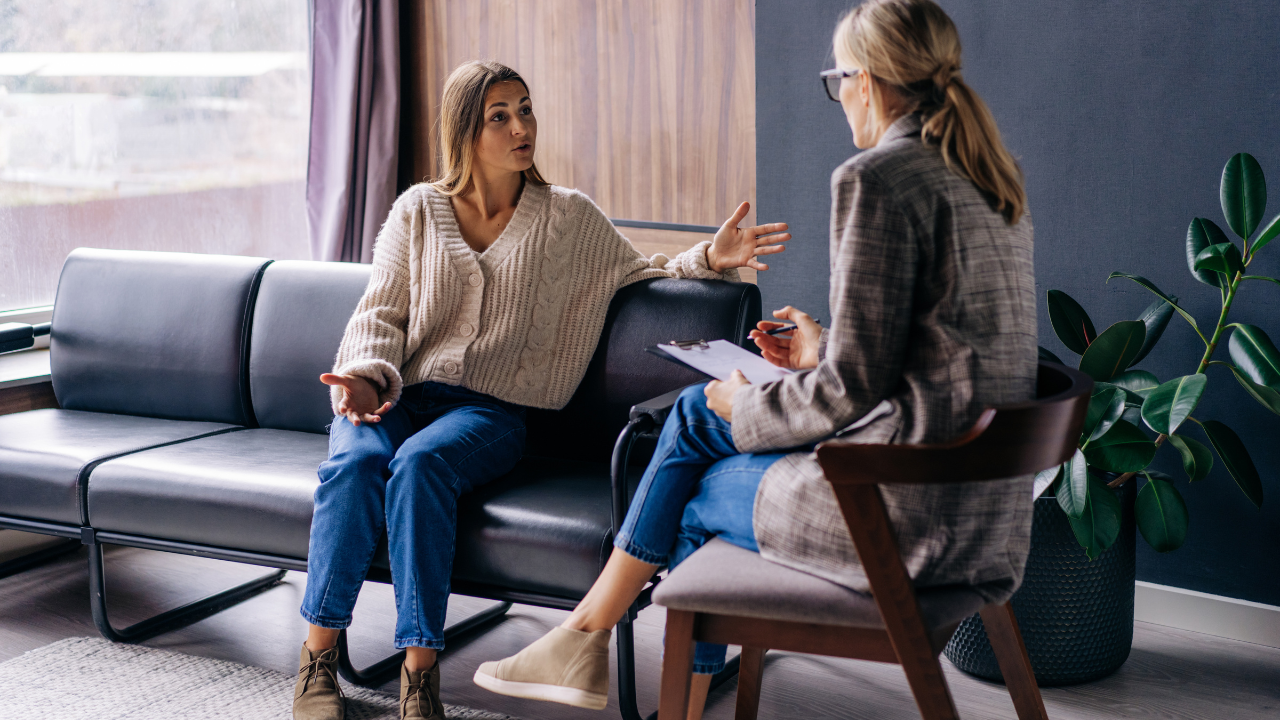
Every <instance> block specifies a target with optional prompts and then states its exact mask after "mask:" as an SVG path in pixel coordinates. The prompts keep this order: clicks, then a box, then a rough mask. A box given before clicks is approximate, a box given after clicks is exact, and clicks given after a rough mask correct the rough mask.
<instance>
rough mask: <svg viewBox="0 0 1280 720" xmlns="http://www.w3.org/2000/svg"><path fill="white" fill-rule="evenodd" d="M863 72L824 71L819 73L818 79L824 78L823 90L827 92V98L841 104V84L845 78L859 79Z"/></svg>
mask: <svg viewBox="0 0 1280 720" xmlns="http://www.w3.org/2000/svg"><path fill="white" fill-rule="evenodd" d="M860 72H862V71H861V70H841V69H839V68H836V69H835V70H823V71H822V72H820V73H818V77H820V78H822V88H823V89H824V90H826V91H827V97H829V98H831V99H832V100H834V101H835V102H840V83H841V82H843V81H844V79H845V78H851V77H858V73H860Z"/></svg>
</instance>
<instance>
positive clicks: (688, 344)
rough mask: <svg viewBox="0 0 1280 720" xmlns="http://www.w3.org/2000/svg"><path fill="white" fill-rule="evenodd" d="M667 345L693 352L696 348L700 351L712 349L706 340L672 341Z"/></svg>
mask: <svg viewBox="0 0 1280 720" xmlns="http://www.w3.org/2000/svg"><path fill="white" fill-rule="evenodd" d="M667 345H672V346H674V347H678V348H680V349H681V350H692V349H694V348H698V349H699V350H710V349H711V346H710V345H708V344H707V341H706V340H672V341H671V342H669V343H667Z"/></svg>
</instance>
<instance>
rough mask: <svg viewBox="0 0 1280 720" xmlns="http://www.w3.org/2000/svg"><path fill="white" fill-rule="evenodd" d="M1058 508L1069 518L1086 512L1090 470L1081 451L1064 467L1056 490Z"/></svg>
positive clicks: (1064, 464)
mask: <svg viewBox="0 0 1280 720" xmlns="http://www.w3.org/2000/svg"><path fill="white" fill-rule="evenodd" d="M1053 492H1054V495H1055V496H1057V498H1058V506H1059V507H1061V508H1062V511H1063V512H1065V513H1066V514H1067V517H1069V518H1078V517H1080V514H1081V513H1083V512H1084V505H1085V501H1086V500H1087V499H1088V492H1089V468H1088V465H1087V463H1086V462H1085V459H1084V455H1082V454H1081V453H1080V451H1079V450H1077V451H1076V454H1075V455H1073V456H1072V457H1071V459H1070V460H1068V461H1066V462H1065V463H1063V465H1062V477H1061V478H1059V480H1058V485H1057V487H1056V488H1054V491H1053Z"/></svg>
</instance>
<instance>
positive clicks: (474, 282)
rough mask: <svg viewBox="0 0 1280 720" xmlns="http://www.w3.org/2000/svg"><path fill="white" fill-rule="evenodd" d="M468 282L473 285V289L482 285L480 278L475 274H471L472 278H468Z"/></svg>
mask: <svg viewBox="0 0 1280 720" xmlns="http://www.w3.org/2000/svg"><path fill="white" fill-rule="evenodd" d="M467 282H469V283H471V287H477V286H479V285H480V276H479V275H477V274H475V273H471V277H469V278H467Z"/></svg>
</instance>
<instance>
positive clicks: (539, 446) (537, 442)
mask: <svg viewBox="0 0 1280 720" xmlns="http://www.w3.org/2000/svg"><path fill="white" fill-rule="evenodd" d="M759 320H760V290H759V288H757V287H756V286H755V285H751V284H747V283H726V282H718V281H710V280H670V279H665V278H664V279H657V280H644V281H641V282H638V283H635V284H633V285H629V286H627V287H625V288H623V289H622V290H619V291H618V293H617V295H615V296H614V298H613V302H612V304H610V306H609V314H608V316H607V319H606V320H605V327H604V332H603V334H602V336H601V338H600V344H599V345H598V346H597V347H596V352H595V355H594V356H593V357H592V358H591V364H590V365H589V366H588V368H587V374H586V376H585V377H584V378H583V380H582V384H581V385H579V386H578V390H577V392H576V393H574V396H573V399H572V400H570V401H569V404H568V405H567V406H565V408H564V409H563V410H559V411H547V410H531V411H530V412H529V416H528V422H529V434H528V438H529V441H528V447H529V450H528V452H529V453H531V454H536V455H543V456H551V457H572V458H579V459H595V460H607V459H608V458H609V455H610V453H611V451H612V449H613V442H614V440H615V439H616V438H617V436H618V433H619V432H620V431H621V430H622V427H623V426H624V425H626V424H627V415H628V413H629V411H630V410H631V406H632V405H635V404H636V403H639V402H643V401H645V400H649V399H651V398H654V397H657V396H658V395H661V394H663V393H666V392H669V391H671V390H675V389H676V388H679V387H683V386H685V385H689V384H691V383H695V382H700V381H703V380H706V377H705V376H703V375H701V374H699V373H696V372H694V371H692V370H689V369H687V368H684V367H682V366H680V365H677V364H676V363H673V362H669V361H667V360H663V359H662V358H659V357H657V356H655V355H653V354H652V353H647V352H645V351H644V349H645V348H646V347H649V346H651V345H657V344H659V343H664V342H669V341H671V340H698V339H703V340H716V339H725V340H731V341H733V342H735V343H737V344H739V345H743V346H746V347H750V348H752V349H754V348H755V345H754V344H752V343H750V342H749V341H748V339H747V333H748V332H750V330H751V328H753V327H755V324H756V322H757V321H759Z"/></svg>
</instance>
